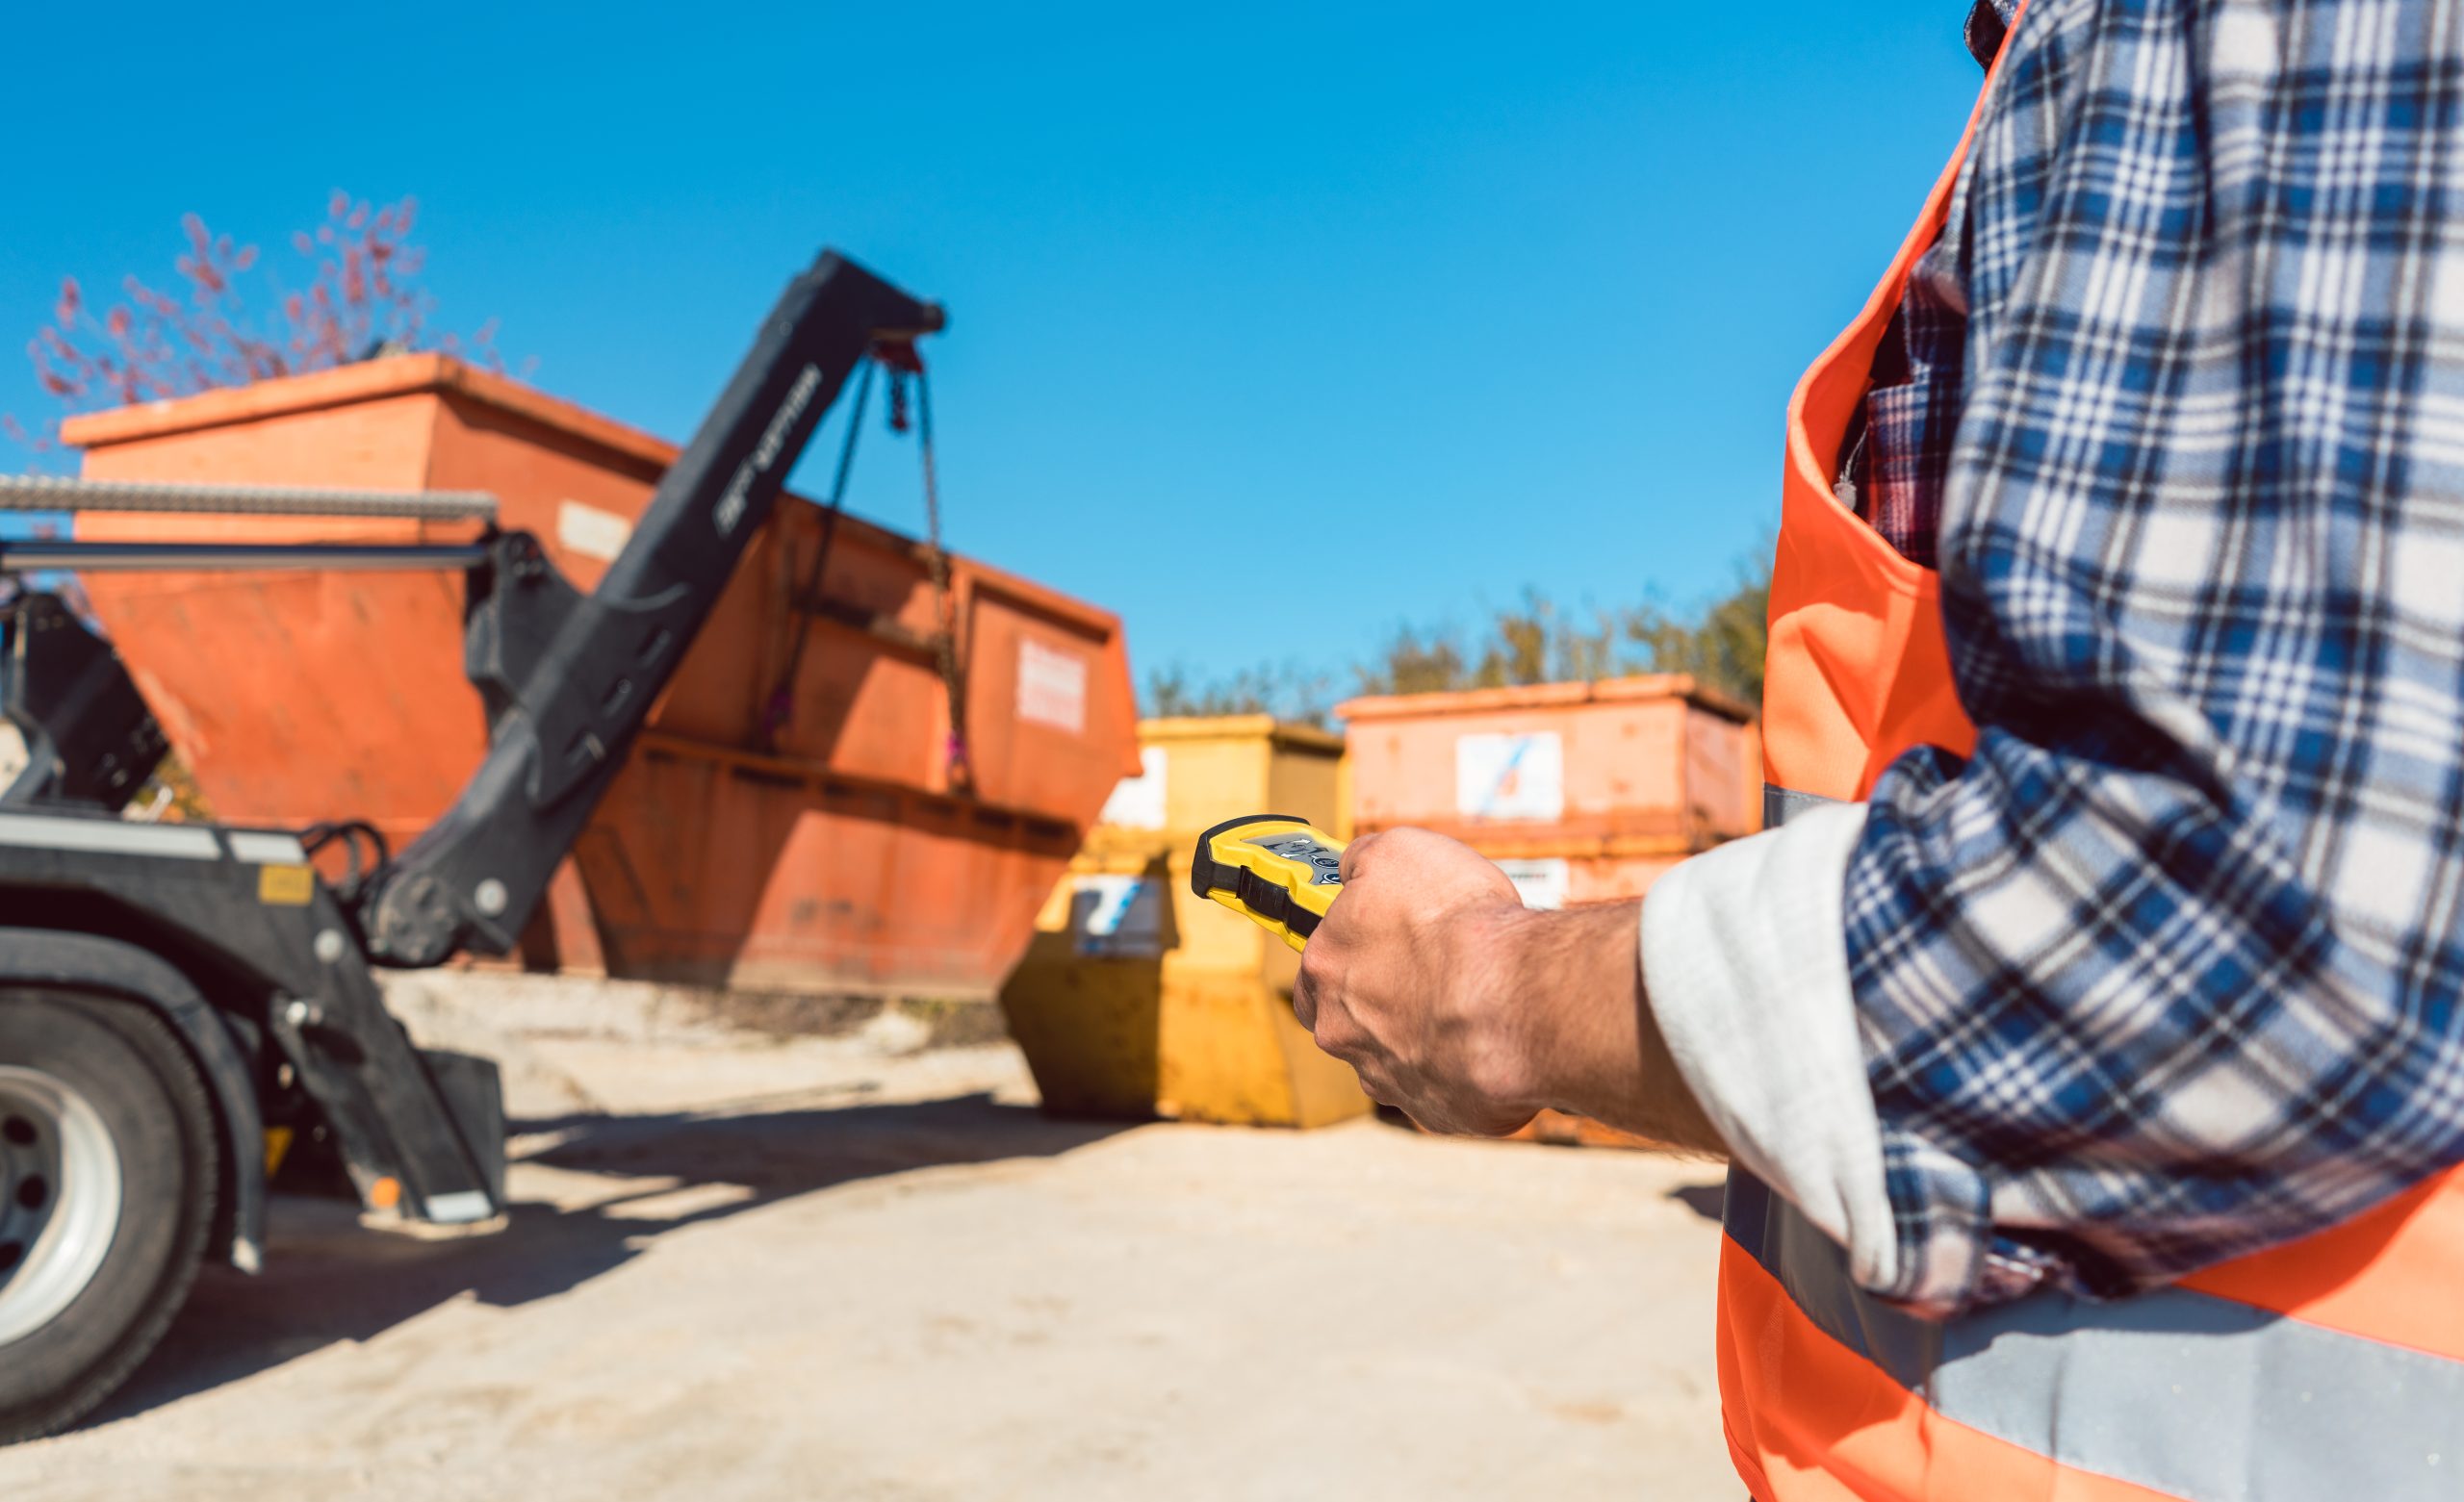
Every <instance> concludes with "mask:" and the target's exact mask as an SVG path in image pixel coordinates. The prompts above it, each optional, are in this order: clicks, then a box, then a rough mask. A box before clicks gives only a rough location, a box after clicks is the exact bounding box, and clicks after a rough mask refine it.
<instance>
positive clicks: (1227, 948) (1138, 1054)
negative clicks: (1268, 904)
mask: <svg viewBox="0 0 2464 1502" xmlns="http://www.w3.org/2000/svg"><path fill="white" fill-rule="evenodd" d="M1138 736H1139V744H1140V747H1141V760H1142V765H1143V767H1144V771H1143V772H1142V774H1141V775H1140V776H1136V777H1133V778H1131V779H1130V780H1128V781H1126V782H1123V783H1122V784H1121V785H1120V787H1119V789H1118V790H1117V791H1116V792H1115V793H1114V795H1113V798H1112V802H1110V803H1108V804H1106V805H1105V808H1104V814H1103V819H1102V821H1101V822H1100V823H1098V824H1097V825H1096V827H1095V828H1094V830H1093V832H1092V833H1091V834H1090V835H1089V837H1088V840H1087V844H1086V846H1085V848H1084V849H1083V850H1081V851H1080V852H1079V853H1078V856H1077V858H1076V859H1075V860H1073V861H1071V862H1070V866H1069V874H1068V875H1067V876H1066V877H1065V878H1062V881H1061V884H1060V886H1059V887H1057V888H1055V889H1054V891H1053V894H1052V897H1051V898H1050V900H1049V901H1047V902H1046V903H1045V904H1044V908H1043V911H1042V912H1041V913H1040V915H1039V916H1038V917H1037V920H1036V930H1037V931H1036V937H1035V941H1034V943H1033V944H1032V945H1030V946H1029V948H1028V950H1027V957H1026V958H1025V960H1023V961H1022V962H1021V963H1020V964H1019V966H1018V968H1017V970H1016V971H1015V972H1014V973H1013V974H1012V975H1011V977H1010V982H1009V984H1008V985H1007V986H1005V987H1003V989H1002V992H1001V1006H1002V1010H1003V1011H1004V1012H1005V1013H1006V1014H1007V1015H1008V1017H1009V1020H1010V1032H1011V1035H1012V1036H1013V1037H1014V1038H1016V1039H1017V1041H1018V1047H1019V1048H1020V1049H1021V1050H1022V1051H1024V1053H1025V1054H1026V1056H1027V1064H1028V1067H1029V1068H1031V1069H1033V1070H1034V1071H1035V1077H1036V1084H1037V1087H1038V1088H1039V1089H1040V1090H1041V1091H1042V1092H1043V1102H1044V1107H1045V1108H1046V1109H1048V1110H1052V1111H1055V1112H1058V1113H1060V1114H1064V1115H1073V1116H1131V1117H1143V1116H1170V1117H1176V1118H1179V1119H1182V1120H1187V1121H1216V1122H1230V1123H1236V1124H1240V1125H1246V1126H1276V1127H1319V1126H1324V1125H1326V1124H1327V1123H1329V1122H1335V1121H1342V1120H1345V1119H1347V1118H1348V1117H1352V1116H1358V1115H1362V1114H1364V1113H1365V1112H1367V1111H1368V1109H1369V1107H1370V1102H1369V1098H1368V1097H1367V1096H1365V1095H1363V1094H1361V1092H1360V1084H1359V1082H1358V1081H1356V1080H1355V1079H1353V1077H1352V1072H1351V1069H1350V1067H1349V1066H1347V1065H1346V1064H1342V1063H1338V1062H1337V1061H1336V1060H1334V1059H1332V1058H1329V1057H1327V1056H1325V1055H1323V1054H1322V1053H1320V1052H1318V1048H1317V1045H1316V1044H1314V1043H1312V1042H1311V1041H1310V1039H1309V1034H1308V1033H1307V1032H1306V1031H1303V1030H1302V1028H1301V1026H1300V1024H1299V1023H1298V1022H1297V1021H1296V1020H1295V1019H1294V1017H1293V1015H1292V981H1293V978H1294V976H1295V975H1296V974H1297V972H1298V969H1299V956H1297V955H1294V954H1293V953H1292V951H1291V950H1289V949H1287V948H1285V947H1284V946H1283V945H1282V944H1281V943H1280V942H1278V941H1276V940H1274V939H1272V938H1270V937H1269V936H1268V934H1267V933H1266V931H1265V930H1264V929H1260V928H1259V927H1258V926H1257V925H1255V924H1253V923H1250V922H1248V921H1246V920H1245V919H1242V918H1239V917H1236V916H1234V915H1233V914H1232V913H1230V912H1227V911H1225V910H1224V909H1223V908H1222V907H1220V906H1219V905H1217V904H1214V903H1211V902H1207V901H1205V900H1204V899H1202V898H1199V897H1196V896H1194V895H1193V894H1192V893H1191V891H1190V856H1191V853H1192V852H1193V850H1194V849H1195V846H1196V843H1197V836H1198V832H1199V831H1200V830H1202V829H1204V828H1206V827H1208V826H1209V825H1213V824H1220V823H1221V822H1222V821H1224V820H1226V819H1229V818H1231V817H1232V816H1234V815H1235V814H1244V813H1280V814H1291V815H1294V816H1295V817H1297V818H1302V819H1307V820H1308V821H1309V822H1311V823H1312V824H1315V825H1317V826H1318V827H1321V828H1324V829H1328V830H1333V831H1336V832H1341V830H1342V827H1343V823H1342V815H1343V814H1344V812H1345V802H1346V800H1345V798H1344V796H1343V795H1344V792H1345V788H1344V786H1343V782H1342V768H1343V749H1344V743H1343V737H1341V736H1339V735H1334V734H1330V733H1328V732H1327V731H1324V730H1320V729H1315V728H1313V727H1311V726H1299V725H1285V724H1280V723H1278V722H1277V721H1275V720H1274V719H1272V718H1271V717H1270V716H1267V715H1233V716H1224V717H1219V718H1211V719H1187V720H1146V721H1142V722H1140V724H1139V726H1138Z"/></svg>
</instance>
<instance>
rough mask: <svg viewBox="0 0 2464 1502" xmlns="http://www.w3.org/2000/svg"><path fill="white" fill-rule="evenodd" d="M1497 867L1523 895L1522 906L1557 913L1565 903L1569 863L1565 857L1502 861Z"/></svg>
mask: <svg viewBox="0 0 2464 1502" xmlns="http://www.w3.org/2000/svg"><path fill="white" fill-rule="evenodd" d="M1498 869H1499V870H1500V871H1502V872H1504V873H1505V878H1506V879H1507V880H1508V881H1511V882H1513V883H1514V889H1515V891H1516V892H1518V893H1520V894H1522V897H1523V905H1524V906H1526V907H1537V908H1539V909H1540V910H1542V911H1543V912H1555V911H1556V910H1557V909H1558V908H1560V907H1563V906H1565V905H1566V863H1565V862H1564V861H1562V860H1501V861H1499V862H1498Z"/></svg>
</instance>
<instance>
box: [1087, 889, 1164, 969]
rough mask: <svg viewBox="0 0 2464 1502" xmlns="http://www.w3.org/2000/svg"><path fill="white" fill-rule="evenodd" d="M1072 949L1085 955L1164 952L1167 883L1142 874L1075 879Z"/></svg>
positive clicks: (1148, 956)
mask: <svg viewBox="0 0 2464 1502" xmlns="http://www.w3.org/2000/svg"><path fill="white" fill-rule="evenodd" d="M1069 932H1070V940H1071V943H1070V949H1071V951H1072V952H1073V953H1075V954H1076V955H1078V957H1080V958H1081V959H1090V958H1100V959H1153V958H1155V957H1156V956H1158V955H1162V954H1163V953H1164V886H1163V883H1162V882H1159V881H1149V880H1146V879H1145V878H1142V877H1121V876H1086V877H1078V878H1073V880H1072V885H1071V889H1070V894H1069Z"/></svg>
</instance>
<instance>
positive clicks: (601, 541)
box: [556, 500, 633, 563]
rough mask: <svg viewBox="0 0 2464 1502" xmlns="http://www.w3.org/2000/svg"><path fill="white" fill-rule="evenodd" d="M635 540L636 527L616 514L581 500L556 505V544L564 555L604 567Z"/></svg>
mask: <svg viewBox="0 0 2464 1502" xmlns="http://www.w3.org/2000/svg"><path fill="white" fill-rule="evenodd" d="M632 540H633V523H632V522H628V521H626V520H625V519H624V518H623V517H620V516H618V515H617V514H616V513H615V512H613V511H602V510H601V509H599V508H598V507H597V506H585V505H583V504H582V503H581V502H580V501H578V500H563V501H558V502H557V503H556V541H557V542H558V543H559V544H561V545H563V547H564V549H565V551H567V552H569V553H577V554H578V555H580V556H581V557H584V558H596V559H598V560H599V561H600V562H602V563H605V562H607V561H608V560H610V559H612V558H614V557H615V556H616V555H617V554H618V553H621V552H623V551H624V550H625V545H626V544H627V543H629V542H631V541H632Z"/></svg>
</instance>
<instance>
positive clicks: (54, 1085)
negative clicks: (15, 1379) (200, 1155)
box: [0, 1064, 120, 1346]
mask: <svg viewBox="0 0 2464 1502" xmlns="http://www.w3.org/2000/svg"><path fill="white" fill-rule="evenodd" d="M119 1202H120V1173H119V1149H118V1148H117V1146H116V1145H115V1144H114V1143H113V1141H112V1134H111V1130H110V1129H109V1128H107V1127H105V1126H104V1125H103V1118H102V1114H101V1113H100V1112H98V1111H96V1110H95V1109H94V1107H93V1104H92V1103H91V1102H90V1101H88V1100H87V1099H86V1097H85V1096H84V1095H82V1094H80V1093H79V1092H78V1091H77V1089H76V1088H75V1087H74V1086H72V1085H70V1084H68V1083H67V1082H64V1081H63V1080H61V1079H59V1078H58V1077H57V1076H54V1075H49V1074H45V1073H43V1072H42V1071H41V1070H39V1069H27V1068H23V1067H20V1066H18V1065H14V1064H0V1346H5V1345H8V1344H9V1343H11V1342H12V1341H14V1340H21V1339H23V1338H25V1337H27V1336H30V1335H32V1334H34V1333H35V1332H36V1331H38V1330H40V1329H42V1328H43V1327H44V1326H45V1325H48V1324H50V1323H51V1322H52V1321H53V1320H55V1319H58V1318H59V1317H60V1316H61V1314H62V1313H63V1312H64V1311H66V1310H67V1308H68V1306H69V1305H71V1304H74V1303H76V1302H77V1296H78V1295H79V1294H81V1293H83V1292H85V1291H86V1288H87V1286H88V1285H90V1284H91V1283H92V1282H93V1281H94V1274H95V1273H97V1272H99V1271H100V1270H101V1269H102V1265H103V1259H104V1258H105V1257H107V1256H108V1255H109V1254H110V1252H111V1249H112V1237H113V1236H114V1235H116V1234H117V1233H118V1231H119Z"/></svg>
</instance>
